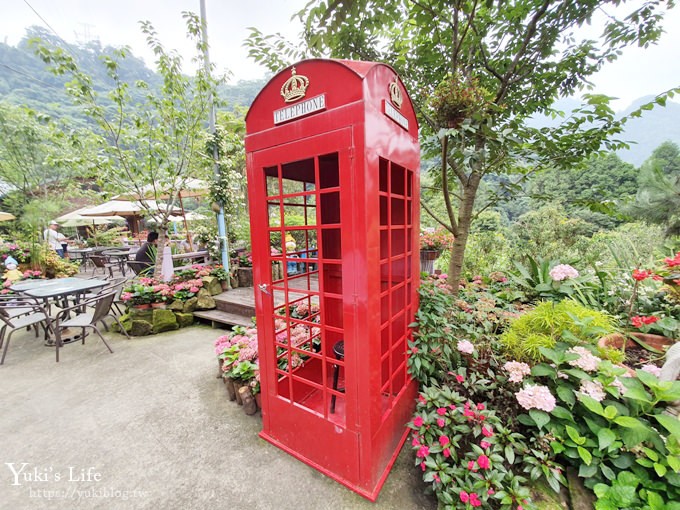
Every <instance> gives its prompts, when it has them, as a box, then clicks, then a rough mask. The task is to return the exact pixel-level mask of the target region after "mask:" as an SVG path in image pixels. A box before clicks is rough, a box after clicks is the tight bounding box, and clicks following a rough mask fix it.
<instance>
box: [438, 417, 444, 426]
mask: <svg viewBox="0 0 680 510" xmlns="http://www.w3.org/2000/svg"><path fill="white" fill-rule="evenodd" d="M444 425H446V421H445V420H444V418H437V426H438V427H443V426H444Z"/></svg>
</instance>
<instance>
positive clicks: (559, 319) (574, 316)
mask: <svg viewBox="0 0 680 510" xmlns="http://www.w3.org/2000/svg"><path fill="white" fill-rule="evenodd" d="M614 330H615V328H614V320H613V319H612V318H611V317H610V316H608V315H606V314H604V313H602V312H598V311H595V310H591V309H590V308H586V307H585V306H583V305H581V304H579V303H577V302H576V301H572V300H564V301H560V302H559V303H552V302H548V301H546V302H543V303H541V304H539V305H538V306H537V307H536V308H535V309H533V310H532V311H530V312H528V313H526V314H524V315H522V316H521V317H519V318H518V319H516V320H514V321H513V322H512V323H511V324H510V327H509V328H508V330H507V331H506V332H505V333H503V335H501V337H500V342H501V345H502V346H503V348H504V350H505V352H506V354H507V355H508V356H509V357H511V358H513V359H516V360H517V361H528V362H537V361H541V360H542V359H543V356H542V355H541V353H540V348H541V347H545V348H548V349H551V348H553V347H554V346H555V344H556V343H557V342H558V341H559V340H561V341H564V342H565V343H567V344H569V345H576V344H580V343H595V342H596V341H597V339H598V338H600V337H601V336H603V335H606V334H609V333H612V332H614Z"/></svg>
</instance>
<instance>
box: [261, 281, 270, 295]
mask: <svg viewBox="0 0 680 510" xmlns="http://www.w3.org/2000/svg"><path fill="white" fill-rule="evenodd" d="M258 287H259V288H260V290H261V291H262V292H264V293H265V294H267V295H268V296H271V295H272V293H271V292H269V289H268V288H267V284H266V283H261V284H260V285H258Z"/></svg>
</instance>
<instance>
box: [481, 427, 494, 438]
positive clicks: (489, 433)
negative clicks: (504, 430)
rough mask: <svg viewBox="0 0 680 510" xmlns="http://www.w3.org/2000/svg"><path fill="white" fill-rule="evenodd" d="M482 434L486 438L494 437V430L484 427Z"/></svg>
mask: <svg viewBox="0 0 680 510" xmlns="http://www.w3.org/2000/svg"><path fill="white" fill-rule="evenodd" d="M482 434H483V435H484V437H491V436H493V430H491V428H488V429H487V428H486V427H482Z"/></svg>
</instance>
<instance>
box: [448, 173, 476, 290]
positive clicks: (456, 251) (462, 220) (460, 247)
mask: <svg viewBox="0 0 680 510" xmlns="http://www.w3.org/2000/svg"><path fill="white" fill-rule="evenodd" d="M481 180H482V178H481V175H480V174H478V173H474V172H473V173H472V174H471V175H470V177H469V179H468V182H467V185H466V186H464V187H463V188H462V189H463V200H462V202H461V204H460V209H459V211H458V235H457V236H456V238H455V239H454V241H453V248H452V249H451V260H450V261H449V278H448V280H447V282H448V284H449V285H451V288H452V289H453V293H454V295H457V294H458V288H459V285H460V275H461V273H462V272H463V262H464V260H465V247H466V246H467V240H468V236H469V234H470V225H471V224H472V211H473V208H474V205H475V199H476V198H477V189H478V188H479V183H480V182H481Z"/></svg>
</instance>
